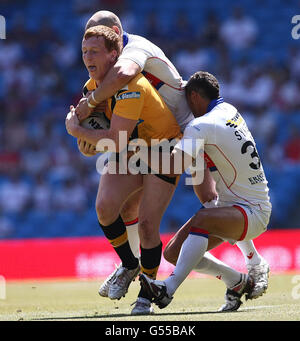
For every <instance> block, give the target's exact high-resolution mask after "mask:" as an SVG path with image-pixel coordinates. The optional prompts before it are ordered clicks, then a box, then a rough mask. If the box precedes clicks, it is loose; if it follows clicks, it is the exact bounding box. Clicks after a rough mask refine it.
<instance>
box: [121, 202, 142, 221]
mask: <svg viewBox="0 0 300 341" xmlns="http://www.w3.org/2000/svg"><path fill="white" fill-rule="evenodd" d="M138 208H139V207H138V204H136V203H132V202H130V203H125V204H124V206H123V207H122V210H121V217H122V219H123V221H124V222H126V221H132V220H134V219H136V218H137V217H138V211H139V209H138Z"/></svg>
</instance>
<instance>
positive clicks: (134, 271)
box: [96, 173, 142, 299]
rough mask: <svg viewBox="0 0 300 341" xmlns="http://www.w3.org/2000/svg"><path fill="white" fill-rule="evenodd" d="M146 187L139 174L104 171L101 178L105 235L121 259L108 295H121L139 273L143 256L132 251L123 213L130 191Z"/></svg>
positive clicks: (99, 213) (98, 202) (100, 213)
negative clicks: (140, 256)
mask: <svg viewBox="0 0 300 341" xmlns="http://www.w3.org/2000/svg"><path fill="white" fill-rule="evenodd" d="M141 187H142V177H141V176H139V175H130V174H128V175H123V174H122V175H120V174H109V173H106V174H103V175H102V176H101V178H100V183H99V188H98V194H97V199H96V211H97V216H98V220H99V225H100V226H101V228H102V230H103V232H104V235H105V236H106V238H107V239H108V240H109V242H110V243H111V245H112V246H113V248H114V250H115V251H116V253H117V254H118V256H119V257H120V259H121V262H122V266H121V267H119V268H118V269H117V271H116V274H115V276H114V280H113V283H112V284H111V285H110V286H109V290H108V296H109V297H110V298H111V299H119V298H121V297H122V296H124V295H125V294H126V292H127V290H128V286H129V284H130V283H131V281H132V280H133V279H134V278H135V277H136V276H137V275H138V272H139V269H140V266H139V260H138V258H137V257H135V256H134V254H133V253H132V251H131V248H130V245H129V242H128V237H127V231H126V226H125V223H124V221H123V219H122V217H121V216H120V212H121V208H122V205H123V203H124V202H125V201H126V200H127V198H128V197H129V196H130V194H132V193H134V192H136V191H138V190H139V189H140V188H141Z"/></svg>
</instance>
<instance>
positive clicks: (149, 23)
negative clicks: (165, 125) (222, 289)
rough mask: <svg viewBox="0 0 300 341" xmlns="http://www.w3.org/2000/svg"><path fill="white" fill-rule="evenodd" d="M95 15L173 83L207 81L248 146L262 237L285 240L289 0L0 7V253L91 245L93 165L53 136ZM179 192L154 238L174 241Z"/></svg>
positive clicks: (296, 134)
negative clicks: (25, 245)
mask: <svg viewBox="0 0 300 341" xmlns="http://www.w3.org/2000/svg"><path fill="white" fill-rule="evenodd" d="M100 9H107V10H111V11H113V12H115V13H116V14H117V15H118V16H119V17H120V18H121V21H122V23H123V27H124V29H125V31H127V32H129V33H136V34H139V35H143V36H145V37H147V38H149V39H150V40H151V41H153V42H154V43H156V44H157V45H159V46H160V47H161V48H162V49H163V50H164V52H165V53H166V55H167V56H168V57H169V58H170V59H171V60H172V61H173V63H174V64H175V66H176V67H177V68H178V70H179V71H180V73H181V75H182V77H183V78H184V79H187V78H188V77H189V76H190V75H191V74H192V73H194V72H195V71H197V70H200V69H202V70H207V71H209V72H211V73H213V74H215V75H216V76H217V78H218V79H219V81H220V83H221V92H222V95H223V97H224V98H225V100H226V101H228V102H231V103H233V104H234V105H236V106H237V107H238V108H239V111H240V112H241V113H242V114H243V116H244V118H245V119H246V121H247V123H248V125H249V128H250V130H251V131H252V133H253V135H254V138H255V139H256V142H257V146H258V151H259V153H260V156H261V159H262V161H263V165H264V169H265V172H266V175H267V178H268V180H269V187H270V196H271V201H272V204H273V213H272V217H271V221H270V225H269V230H270V231H276V230H278V231H279V230H280V232H282V230H284V229H289V231H290V230H291V229H293V230H294V232H297V231H298V230H297V229H300V210H299V207H300V96H299V93H300V40H294V39H293V38H292V35H291V31H292V28H293V25H292V23H291V19H292V17H293V16H294V15H296V14H300V2H299V1H298V0H242V1H235V0H227V1H214V2H212V1H204V0H203V1H202V0H188V1H181V0H160V1H145V0H84V1H82V0H70V1H62V0H44V1H37V0H14V1H10V0H1V1H0V15H3V16H4V17H5V19H6V24H7V31H6V37H7V39H5V40H0V113H1V114H0V239H2V242H1V243H2V244H1V245H2V246H4V245H5V244H4V243H5V241H7V242H8V241H10V242H11V241H12V240H13V241H23V240H24V239H31V238H56V237H95V236H96V237H97V236H98V237H101V236H102V231H101V230H100V229H99V228H98V224H97V218H96V214H95V210H94V201H95V196H96V191H97V186H98V181H99V175H98V173H97V171H96V167H95V162H96V158H85V157H83V156H81V155H80V153H79V152H78V150H77V146H76V141H75V140H74V139H73V138H72V137H70V136H69V135H68V134H67V133H66V130H65V125H64V120H65V116H66V113H67V111H68V108H69V105H70V104H74V105H76V104H77V102H78V100H79V99H80V97H81V88H82V86H83V84H84V82H85V81H86V79H87V78H88V74H87V72H86V70H85V68H84V65H83V63H82V60H81V38H82V34H83V29H84V25H85V23H86V21H87V19H88V18H89V17H90V15H91V14H92V13H93V12H95V11H97V10H100ZM183 181H184V177H182V179H181V184H179V186H178V188H177V190H176V193H175V195H174V197H173V200H172V202H171V204H170V206H169V208H168V210H167V212H166V214H165V216H164V218H163V221H162V225H161V232H162V233H172V232H174V231H175V230H176V229H177V228H178V227H179V226H180V225H181V224H182V223H183V222H185V221H186V219H187V218H189V217H190V216H191V215H192V214H193V213H194V212H195V211H196V210H197V209H198V207H199V206H200V203H199V202H198V201H197V199H196V197H195V196H194V194H193V189H192V188H191V187H190V186H183ZM299 231H300V230H299ZM297 236H299V234H298V235H297ZM283 239H284V238H283ZM280 243H281V241H278V244H280ZM7 245H8V244H7ZM10 245H11V244H10ZM298 253H299V267H300V249H299V252H298ZM0 273H1V269H0Z"/></svg>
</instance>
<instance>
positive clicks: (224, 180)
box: [175, 97, 272, 211]
mask: <svg viewBox="0 0 300 341" xmlns="http://www.w3.org/2000/svg"><path fill="white" fill-rule="evenodd" d="M191 139H192V140H193V141H192V142H193V143H191ZM196 139H203V143H204V158H205V162H206V166H207V167H208V168H209V169H210V171H211V174H212V177H213V178H214V180H215V181H216V190H217V192H218V195H219V203H220V205H221V206H222V205H224V206H226V205H231V204H238V203H240V204H245V205H249V206H255V207H256V208H257V209H260V210H265V211H271V207H272V206H271V203H270V198H269V195H268V192H269V189H268V186H267V184H268V182H267V180H266V177H265V173H264V170H263V166H262V164H261V160H260V158H259V155H258V153H257V150H256V145H255V141H254V139H253V137H252V135H251V132H250V131H249V129H248V127H247V124H246V122H245V121H244V119H243V118H242V116H241V114H240V113H239V112H238V111H237V109H236V108H235V107H234V106H232V105H231V104H229V103H225V102H224V101H223V98H222V97H220V98H219V99H218V100H214V101H212V102H211V103H210V105H209V108H208V112H207V113H206V114H205V115H203V116H201V117H198V118H195V119H194V120H193V121H192V122H190V124H189V125H188V126H187V127H186V129H185V131H184V136H183V138H182V140H181V141H180V142H178V144H177V145H176V146H175V148H177V149H180V150H183V151H184V152H185V153H187V154H189V155H191V156H193V157H194V158H195V156H197V155H198V154H199V152H200V151H201V149H203V144H202V147H201V144H195V143H194V142H195V140H196ZM185 140H188V141H186V143H185V142H184V141H185ZM197 149H198V150H197ZM199 149H200V150H199Z"/></svg>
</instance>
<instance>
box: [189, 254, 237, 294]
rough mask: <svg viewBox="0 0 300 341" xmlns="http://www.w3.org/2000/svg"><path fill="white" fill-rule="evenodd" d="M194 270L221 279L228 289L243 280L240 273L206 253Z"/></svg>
mask: <svg viewBox="0 0 300 341" xmlns="http://www.w3.org/2000/svg"><path fill="white" fill-rule="evenodd" d="M194 270H196V271H197V272H200V273H202V274H206V275H211V276H214V277H216V278H218V279H221V280H222V281H223V282H224V283H225V285H226V286H227V288H231V287H233V286H234V285H236V284H237V283H238V282H239V281H240V280H241V273H240V272H238V271H236V270H234V269H232V268H231V267H229V266H228V265H227V264H225V263H223V262H222V261H220V260H219V259H217V258H216V257H214V256H213V255H212V254H210V253H209V252H205V254H204V256H203V258H202V259H201V260H200V262H199V263H198V264H197V265H196V267H195V268H194Z"/></svg>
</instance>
